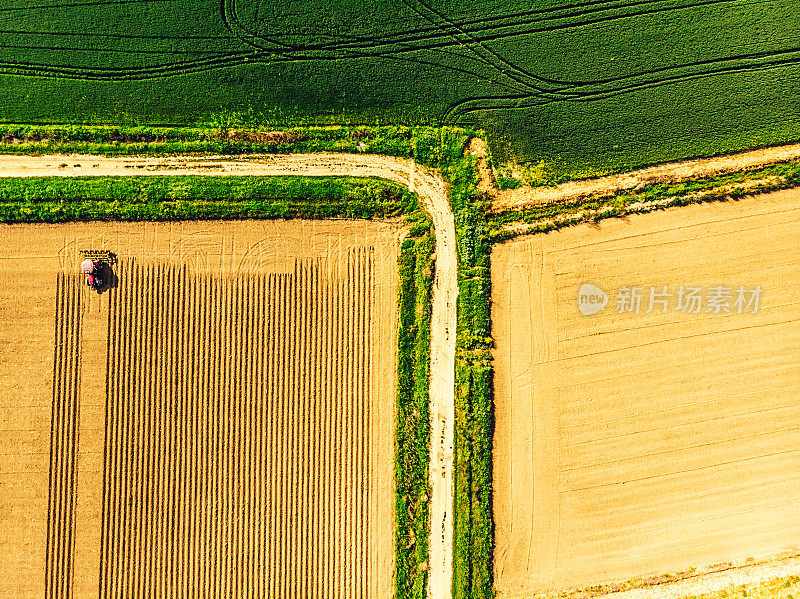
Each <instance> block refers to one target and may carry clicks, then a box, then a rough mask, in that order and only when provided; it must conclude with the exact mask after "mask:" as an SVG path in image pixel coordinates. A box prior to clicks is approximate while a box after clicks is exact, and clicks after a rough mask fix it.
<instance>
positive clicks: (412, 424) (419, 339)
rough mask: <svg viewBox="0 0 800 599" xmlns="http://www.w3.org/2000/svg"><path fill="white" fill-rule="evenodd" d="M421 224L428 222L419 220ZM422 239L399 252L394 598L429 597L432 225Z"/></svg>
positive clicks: (413, 240) (408, 242)
mask: <svg viewBox="0 0 800 599" xmlns="http://www.w3.org/2000/svg"><path fill="white" fill-rule="evenodd" d="M418 224H419V226H420V227H421V226H422V225H424V224H425V221H420V222H419V223H418ZM427 225H428V226H427V229H426V231H425V232H424V233H422V231H420V233H422V234H421V236H419V237H417V238H409V239H406V240H404V241H403V245H402V248H401V254H400V330H399V333H398V354H399V361H398V393H397V420H396V425H397V435H396V439H397V441H396V449H395V485H396V488H395V519H396V529H395V530H396V539H395V548H396V552H395V597H396V598H397V599H412V598H413V599H423V598H424V597H425V596H426V593H427V582H428V577H427V570H426V569H425V566H424V565H423V564H426V563H427V560H428V537H429V535H430V515H429V513H430V510H429V503H428V502H429V498H430V497H429V493H430V491H429V480H428V467H429V462H430V455H429V448H430V412H429V405H428V404H429V402H428V388H429V381H430V346H431V337H430V335H431V288H432V286H433V272H434V253H433V252H434V249H435V243H436V239H435V237H434V233H433V230H432V228H431V227H430V221H427Z"/></svg>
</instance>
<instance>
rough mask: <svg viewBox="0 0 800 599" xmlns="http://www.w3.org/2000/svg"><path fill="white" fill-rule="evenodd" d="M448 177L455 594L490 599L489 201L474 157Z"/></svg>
mask: <svg viewBox="0 0 800 599" xmlns="http://www.w3.org/2000/svg"><path fill="white" fill-rule="evenodd" d="M443 170H444V172H445V174H446V176H447V178H448V180H449V181H450V183H451V207H452V209H453V214H454V217H455V225H456V239H457V249H458V286H459V295H458V328H457V336H456V372H455V380H456V388H455V410H456V421H455V480H454V486H455V491H454V498H453V501H454V514H455V521H454V537H455V538H454V545H453V597H454V599H468V598H469V599H488V598H490V597H492V596H493V591H492V580H493V579H492V576H493V571H492V562H493V551H494V520H493V516H492V435H493V430H494V409H493V381H494V379H493V375H494V371H493V367H492V356H491V348H492V344H493V341H492V337H491V318H490V291H491V271H490V258H491V242H490V240H489V238H488V236H487V234H486V233H487V231H486V226H485V212H486V210H487V209H488V207H489V205H488V202H487V200H486V198H485V197H484V196H483V195H482V194H481V193H479V192H478V188H477V182H478V176H477V172H476V169H475V159H474V158H473V157H464V158H459V159H458V160H455V161H452V162H451V164H449V165H448V166H447V167H446V168H445V169H443Z"/></svg>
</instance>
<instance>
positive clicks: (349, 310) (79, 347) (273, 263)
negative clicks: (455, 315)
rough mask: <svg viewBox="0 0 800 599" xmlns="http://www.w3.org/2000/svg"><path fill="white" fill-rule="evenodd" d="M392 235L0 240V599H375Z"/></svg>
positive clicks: (197, 226) (141, 230)
mask: <svg viewBox="0 0 800 599" xmlns="http://www.w3.org/2000/svg"><path fill="white" fill-rule="evenodd" d="M399 236H400V228H399V227H398V226H397V225H396V224H395V223H370V222H363V221H362V222H349V221H328V222H325V221H314V222H311V221H293V222H275V221H272V222H263V221H261V222H254V221H239V222H200V223H189V222H187V223H164V224H158V223H142V224H136V223H92V224H67V225H14V226H8V225H6V226H2V227H0V240H2V241H0V264H2V267H3V271H4V273H5V274H4V289H3V292H2V293H0V552H2V555H3V559H2V560H0V587H1V588H2V595H3V596H8V597H15V598H19V599H28V598H31V599H33V598H36V599H41V598H42V597H46V598H47V599H50V598H67V597H73V598H74V599H84V598H92V599H95V598H103V599H111V598H116V597H128V598H136V597H163V598H183V597H193V598H194V597H197V598H200V597H219V596H226V597H287V598H288V597H304V598H305V597H348V598H349V597H364V598H368V597H381V598H382V597H389V596H391V594H392V588H393V587H392V584H393V583H392V578H393V555H394V519H393V513H392V505H393V447H394V397H395V389H396V360H397V356H396V335H397V331H396V326H397V325H396V322H397V313H396V304H397V252H398V247H399ZM89 248H95V249H101V248H102V249H109V250H112V251H114V252H115V253H116V254H117V255H118V257H119V264H118V265H117V266H116V267H115V272H116V275H117V279H118V280H117V281H116V286H115V287H114V288H112V289H110V290H108V291H106V292H105V293H103V294H101V295H98V294H96V293H94V292H91V291H90V290H89V289H88V288H87V287H86V286H85V285H84V283H83V281H82V278H81V277H80V276H79V275H78V274H77V270H78V268H77V265H78V263H79V260H78V256H79V250H81V249H89Z"/></svg>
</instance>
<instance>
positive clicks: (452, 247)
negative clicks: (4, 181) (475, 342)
mask: <svg viewBox="0 0 800 599" xmlns="http://www.w3.org/2000/svg"><path fill="white" fill-rule="evenodd" d="M61 165H64V166H61ZM87 175H91V176H126V175H137V176H144V175H210V176H236V175H245V176H246V175H251V176H257V175H263V176H269V175H305V176H352V177H380V178H383V179H389V180H390V181H394V182H395V183H398V184H400V185H403V186H405V187H407V188H409V189H410V190H411V191H414V192H416V193H417V194H418V195H419V197H420V198H421V199H422V202H423V204H424V205H425V208H426V209H427V210H428V212H429V214H430V215H431V217H432V218H433V223H434V227H435V228H436V279H435V281H434V285H433V306H432V322H431V381H430V411H431V462H430V482H431V503H430V512H431V538H430V558H429V559H430V563H429V565H428V566H429V567H428V572H429V581H428V597H429V599H450V596H451V583H452V572H453V567H452V564H453V504H452V499H453V443H454V420H455V406H454V388H455V344H456V298H457V296H458V280H457V276H456V272H457V256H456V235H455V225H454V222H453V214H452V212H451V211H450V204H449V201H448V193H447V184H446V183H445V181H444V180H443V179H442V178H441V177H440V176H439V175H438V174H437V173H436V172H435V171H432V170H430V169H426V168H423V167H419V166H416V165H415V164H414V162H413V161H412V160H403V159H399V158H392V157H388V156H377V155H369V154H281V155H263V154H262V155H250V156H246V157H238V158H235V159H231V158H230V157H224V156H207V157H185V156H184V157H181V156H175V157H155V158H147V157H145V158H136V157H118V158H107V157H105V156H90V155H72V156H0V177H25V176H30V177H33V176H38V177H47V176H87Z"/></svg>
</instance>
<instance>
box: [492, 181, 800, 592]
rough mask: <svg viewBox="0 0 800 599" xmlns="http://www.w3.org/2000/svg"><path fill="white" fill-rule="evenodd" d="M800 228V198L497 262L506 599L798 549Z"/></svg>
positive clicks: (556, 241) (587, 238) (499, 482)
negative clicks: (694, 292)
mask: <svg viewBox="0 0 800 599" xmlns="http://www.w3.org/2000/svg"><path fill="white" fill-rule="evenodd" d="M798 219H800V191H798V190H790V191H785V192H779V193H775V194H770V195H762V196H759V197H756V198H748V199H745V200H741V201H738V202H728V203H716V204H706V205H695V206H690V207H686V208H681V209H675V210H670V211H668V212H658V213H653V214H647V215H636V216H631V217H629V218H626V219H609V220H604V221H601V222H600V223H599V224H597V225H593V226H590V225H580V226H576V227H571V228H567V229H563V230H560V231H558V232H554V233H550V234H546V235H537V236H529V237H521V238H518V239H516V240H514V241H511V242H508V243H504V244H500V245H497V246H495V248H494V250H493V254H492V293H493V295H492V318H493V335H494V338H495V340H496V348H497V349H496V352H495V368H496V373H495V393H496V397H495V401H496V428H495V439H494V488H495V503H494V506H495V507H494V509H495V518H496V531H497V536H496V553H495V576H496V578H495V584H496V587H497V589H498V592H499V596H501V597H522V596H530V595H532V594H535V593H539V592H544V591H548V590H553V589H563V588H567V587H570V588H575V587H586V586H589V585H594V584H601V583H608V582H614V581H623V580H627V579H630V578H634V577H637V576H643V575H648V574H663V573H667V572H671V571H685V570H689V569H690V568H692V567H698V568H700V567H703V566H708V565H710V564H715V563H719V562H727V561H738V560H743V559H746V558H748V557H751V556H752V557H756V558H759V557H761V556H767V555H773V554H777V553H779V552H781V551H783V550H785V549H786V548H787V547H790V546H793V545H796V544H797V539H798V538H800V512H798V510H797V504H798V501H800V478H798V476H797V473H798V471H800V448H798V444H797V434H798V431H800V403H798V399H797V397H798V390H799V389H800V369H798V367H797V364H798V361H800V297H799V296H798V292H797V289H798V287H797V286H798V280H800V252H798V247H799V246H800V232H798V229H797V222H798ZM585 283H590V284H593V285H594V286H595V287H596V288H597V290H596V291H593V290H589V291H592V295H595V296H596V297H597V298H600V299H596V300H594V301H595V302H600V303H599V304H597V305H602V292H605V293H606V294H607V302H608V303H607V305H606V306H605V308H604V309H602V310H600V311H599V312H597V313H595V314H593V315H584V314H583V313H582V312H581V311H580V310H579V303H578V302H579V300H578V295H579V290H580V289H581V287H582V286H583V285H584V284H585ZM665 286H666V287H667V289H664V287H665ZM690 287H692V288H700V292H699V293H698V296H699V297H700V298H701V303H700V304H699V306H697V307H698V308H699V310H698V311H697V312H695V311H694V307H695V306H694V305H693V304H692V303H691V302H689V300H688V299H687V298H688V297H689V293H690V290H689V288H690ZM740 287H742V288H743V290H744V292H743V293H744V295H745V296H746V300H747V302H748V303H747V304H745V303H744V302H741V303H737V300H738V298H739V288H740ZM625 288H627V291H626V289H625ZM634 288H638V290H636V291H631V290H632V289H634ZM681 288H683V292H682V293H681ZM756 288H760V289H761V292H760V293H761V295H760V296H759V301H758V305H757V306H756V304H755V302H752V303H751V302H750V300H752V299H753V298H754V296H756V295H758V294H757V293H756V292H755V290H756ZM715 290H716V291H715ZM726 290H729V291H726ZM664 292H666V293H671V294H672V295H662V294H663V293H664ZM637 296H640V300H639V301H640V305H639V309H638V310H637V309H636V300H635V299H634V301H628V300H629V299H630V298H636V297H637ZM651 300H653V301H652V302H651ZM662 300H663V301H662ZM585 301H586V303H585V304H584V311H585V312H590V311H591V310H589V309H588V308H589V307H590V304H589V301H590V300H585ZM679 304H682V306H681V305H679ZM680 308H683V309H680Z"/></svg>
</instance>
